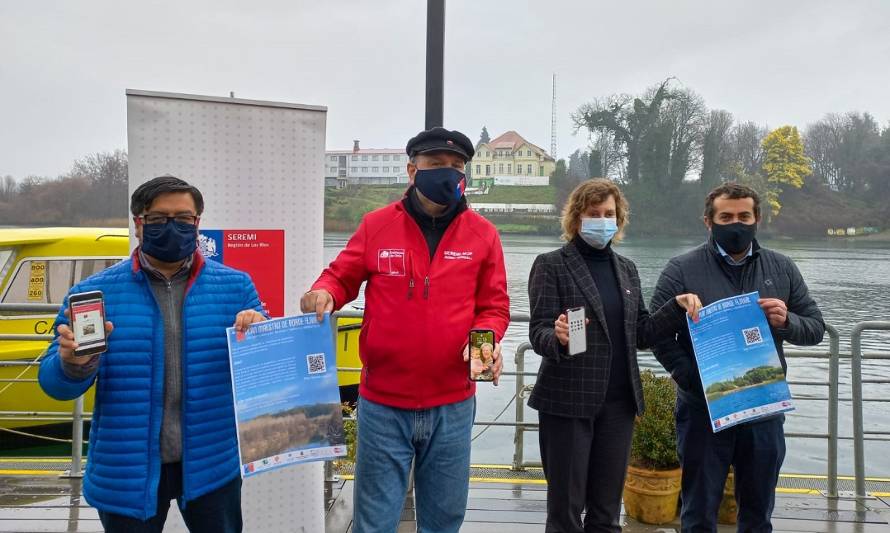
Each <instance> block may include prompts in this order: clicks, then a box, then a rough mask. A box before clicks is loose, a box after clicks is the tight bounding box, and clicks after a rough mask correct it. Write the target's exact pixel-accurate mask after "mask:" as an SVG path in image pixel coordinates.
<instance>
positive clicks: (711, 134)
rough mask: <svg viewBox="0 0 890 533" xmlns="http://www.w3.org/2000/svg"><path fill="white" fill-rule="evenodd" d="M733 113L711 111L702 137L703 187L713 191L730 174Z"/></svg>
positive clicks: (720, 110) (701, 177)
mask: <svg viewBox="0 0 890 533" xmlns="http://www.w3.org/2000/svg"><path fill="white" fill-rule="evenodd" d="M731 129H732V113H730V112H729V111H724V110H722V109H713V110H711V113H710V115H709V116H708V122H707V125H706V126H705V130H704V134H703V136H702V147H701V151H702V155H701V173H700V174H699V178H700V180H701V184H702V187H703V188H705V189H707V190H711V189H713V188H714V187H716V186H717V185H718V184H720V182H722V181H723V178H724V177H726V176H727V174H728V172H729V168H728V167H729V165H730V163H731V158H732V152H731V143H732V140H731V138H730V134H731Z"/></svg>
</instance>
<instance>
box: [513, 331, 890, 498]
mask: <svg viewBox="0 0 890 533" xmlns="http://www.w3.org/2000/svg"><path fill="white" fill-rule="evenodd" d="M825 331H826V333H828V336H829V348H828V352H824V351H820V350H801V349H790V350H786V351H785V357H786V358H789V359H792V358H826V359H828V360H829V372H828V374H829V376H828V381H827V382H803V384H805V385H822V386H828V391H829V392H828V398H822V397H815V398H805V397H799V396H793V395H792V398H794V399H796V400H801V401H808V400H824V399H827V400H828V432H827V433H808V432H790V433H785V436H786V437H789V438H806V439H827V440H828V453H827V455H828V457H827V467H828V468H827V477H828V483H827V485H828V487H827V488H828V490H827V492H828V496H829V497H833V498H836V497H837V495H838V491H837V475H838V474H837V456H838V439H839V435H838V396H839V394H838V392H839V388H840V379H839V374H840V335H839V333H838V331H837V328H835V327H834V326H830V325H826V327H825ZM530 349H532V346H531V344H529V343H527V342H525V343H522V344H521V345H520V346H519V348H518V349H517V350H516V357H515V362H516V370H517V374H518V377H517V380H516V391H517V392H516V394H517V395H520V394H521V393H522V391H523V390H524V389H525V379H524V376H526V375H528V373H527V372H525V371H524V370H525V353H526V352H527V351H528V350H530ZM638 353H639V354H647V353H649V354H651V352H649V351H639V352H638ZM532 375H534V374H532ZM888 382H890V381H888ZM792 383H793V382H792ZM798 383H800V382H798ZM524 415H525V408H524V404H523V402H521V401H520V402H516V429H515V431H514V434H513V446H514V448H513V464H512V470H514V471H523V470H525V468H526V467H529V466H540V463H538V462H529V463H527V462H525V461H524V459H523V457H524V453H525V451H524V433H525V432H526V431H535V430H537V429H538V425H537V424H534V423H526V422H525V421H524ZM852 439H853V440H854V441H856V436H855V435H854V437H852ZM863 483H864V477H863Z"/></svg>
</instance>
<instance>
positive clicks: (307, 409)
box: [227, 314, 346, 477]
mask: <svg viewBox="0 0 890 533" xmlns="http://www.w3.org/2000/svg"><path fill="white" fill-rule="evenodd" d="M227 335H228V343H229V364H230V366H231V370H232V393H233V396H234V399H235V421H236V425H237V429H238V451H239V453H240V455H241V476H242V477H250V476H253V475H256V474H258V473H261V472H266V471H269V470H275V469H277V468H281V467H284V466H287V465H292V464H297V463H305V462H308V461H323V460H327V459H331V458H334V457H340V456H343V455H346V438H345V435H344V432H343V413H342V408H341V405H340V389H339V388H338V386H337V366H336V360H335V355H334V341H333V337H332V334H331V323H330V316H329V315H327V314H326V315H325V318H324V321H323V322H318V320H317V319H316V317H315V314H311V315H303V316H294V317H285V318H277V319H274V320H267V321H265V322H259V323H256V324H253V325H252V326H251V327H250V328H249V329H248V330H247V332H245V333H238V332H236V331H235V328H229V329H228V330H227Z"/></svg>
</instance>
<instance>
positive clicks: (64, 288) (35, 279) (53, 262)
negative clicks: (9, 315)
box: [3, 259, 74, 304]
mask: <svg viewBox="0 0 890 533" xmlns="http://www.w3.org/2000/svg"><path fill="white" fill-rule="evenodd" d="M73 274H74V261H73V260H71V259H49V260H46V261H38V260H27V261H22V262H21V263H20V264H19V268H18V271H16V273H15V277H14V278H13V279H12V281H11V282H10V284H9V290H8V291H6V295H5V296H4V297H3V303H44V304H47V303H51V304H61V303H62V299H63V298H64V297H65V295H66V294H68V289H70V288H71V285H72V280H73Z"/></svg>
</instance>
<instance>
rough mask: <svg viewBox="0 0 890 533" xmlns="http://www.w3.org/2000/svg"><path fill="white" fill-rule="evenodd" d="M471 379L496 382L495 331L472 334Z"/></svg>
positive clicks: (474, 332) (473, 332)
mask: <svg viewBox="0 0 890 533" xmlns="http://www.w3.org/2000/svg"><path fill="white" fill-rule="evenodd" d="M469 349H470V379H471V380H473V381H494V331H491V330H475V329H474V330H473V331H471V332H470V343H469Z"/></svg>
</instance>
